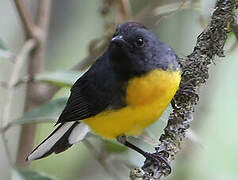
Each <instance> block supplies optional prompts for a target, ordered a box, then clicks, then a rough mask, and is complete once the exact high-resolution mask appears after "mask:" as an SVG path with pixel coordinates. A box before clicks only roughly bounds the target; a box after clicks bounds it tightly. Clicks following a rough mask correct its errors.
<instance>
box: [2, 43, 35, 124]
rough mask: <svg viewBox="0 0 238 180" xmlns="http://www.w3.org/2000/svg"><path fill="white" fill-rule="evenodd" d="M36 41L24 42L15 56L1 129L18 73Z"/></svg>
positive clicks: (6, 115) (7, 114) (7, 116)
mask: <svg viewBox="0 0 238 180" xmlns="http://www.w3.org/2000/svg"><path fill="white" fill-rule="evenodd" d="M35 45H36V41H35V40H33V39H30V40H28V41H26V43H25V44H24V45H23V47H22V49H21V51H20V53H19V54H18V55H17V58H16V61H15V64H14V67H13V71H12V74H11V76H10V80H9V83H8V84H7V95H6V103H5V107H4V110H3V118H2V122H1V126H0V127H3V126H4V125H5V124H7V122H8V120H9V115H10V109H11V102H12V98H13V95H14V86H15V84H16V83H17V81H18V80H19V76H20V72H21V69H22V66H23V65H24V63H25V61H26V59H27V56H28V55H29V53H30V52H31V51H32V49H33V48H34V47H35Z"/></svg>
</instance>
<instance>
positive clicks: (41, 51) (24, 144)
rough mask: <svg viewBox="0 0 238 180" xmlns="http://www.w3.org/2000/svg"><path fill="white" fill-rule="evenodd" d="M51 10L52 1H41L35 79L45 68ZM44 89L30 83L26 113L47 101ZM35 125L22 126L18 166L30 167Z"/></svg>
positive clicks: (33, 64) (32, 71)
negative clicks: (28, 159)
mask: <svg viewBox="0 0 238 180" xmlns="http://www.w3.org/2000/svg"><path fill="white" fill-rule="evenodd" d="M50 9H51V0H41V1H39V6H38V11H37V17H36V25H37V29H39V30H40V31H38V32H41V33H40V34H39V33H38V34H37V38H38V46H37V48H36V49H35V50H34V51H33V52H32V55H31V57H30V61H29V66H28V75H29V76H30V77H34V75H35V74H36V73H39V72H41V71H42V70H43V67H44V58H45V50H46V42H47V35H48V24H49V19H50ZM42 89H44V88H42V87H40V85H39V84H34V83H30V82H29V83H28V87H27V94H26V102H25V111H29V110H31V109H32V108H34V107H36V106H38V105H39V104H42V103H43V102H44V100H45V97H44V95H43V94H42ZM35 130H36V125H35V124H31V125H29V124H27V125H23V126H22V131H21V132H22V133H21V136H20V143H19V148H18V154H17V160H16V164H17V165H20V166H28V164H29V162H26V161H25V157H26V156H27V155H28V154H29V153H30V152H29V151H30V150H31V149H32V148H33V145H34V137H35Z"/></svg>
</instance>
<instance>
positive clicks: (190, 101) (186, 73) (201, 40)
mask: <svg viewBox="0 0 238 180" xmlns="http://www.w3.org/2000/svg"><path fill="white" fill-rule="evenodd" d="M236 8H237V0H218V1H217V3H216V7H215V11H214V12H213V15H212V18H211V22H210V24H209V25H208V26H207V28H206V29H205V30H204V31H203V32H202V33H201V34H200V35H199V36H198V38H197V44H196V46H195V48H194V51H193V52H192V53H191V54H190V55H188V56H187V57H186V58H185V59H184V60H181V68H182V81H181V84H180V88H179V90H178V92H177V93H176V95H175V97H174V99H173V101H174V105H173V112H172V113H171V114H170V116H169V120H168V124H167V126H166V127H165V129H164V133H163V134H162V135H161V137H160V144H159V145H158V147H156V148H155V150H156V152H155V153H154V154H155V155H159V156H162V157H163V158H164V159H166V160H167V161H168V162H169V163H171V161H172V160H174V159H175V156H176V154H177V153H178V152H179V151H180V150H181V144H182V143H183V141H184V139H185V132H186V130H187V129H188V128H189V126H190V123H191V121H192V120H193V111H194V108H195V105H196V104H197V102H198V100H199V95H198V92H199V91H198V90H199V88H200V86H201V85H202V84H204V83H205V82H206V80H207V79H208V77H209V74H208V69H209V67H210V66H209V65H210V64H211V63H212V62H213V61H214V58H215V57H216V56H218V57H224V53H223V52H224V51H223V47H224V45H225V42H226V39H227V34H228V33H229V31H230V29H231V25H232V24H233V23H234V14H233V12H234V10H235V9H236ZM158 161H159V162H160V163H159V164H158V163H157V162H154V161H152V160H151V159H146V160H145V162H144V165H143V167H142V168H137V169H134V170H132V171H131V174H130V175H131V179H133V180H136V179H146V180H148V179H160V178H161V177H163V176H167V175H169V173H170V171H169V167H167V166H166V165H164V164H163V162H162V161H161V160H160V159H158Z"/></svg>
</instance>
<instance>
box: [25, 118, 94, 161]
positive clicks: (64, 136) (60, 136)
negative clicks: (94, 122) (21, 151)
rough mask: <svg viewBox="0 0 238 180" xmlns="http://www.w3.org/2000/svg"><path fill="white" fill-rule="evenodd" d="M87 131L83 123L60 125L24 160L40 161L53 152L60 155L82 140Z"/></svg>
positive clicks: (87, 128)
mask: <svg viewBox="0 0 238 180" xmlns="http://www.w3.org/2000/svg"><path fill="white" fill-rule="evenodd" d="M89 131H90V130H89V127H88V126H87V125H85V124H83V123H79V122H66V123H62V124H60V125H59V126H58V127H57V128H56V129H55V130H54V131H53V132H52V133H51V134H50V135H49V136H48V137H47V138H46V139H45V140H44V141H43V142H42V143H41V144H40V145H38V146H37V147H36V148H35V149H34V150H33V151H32V152H31V154H30V155H29V156H28V157H27V158H26V160H36V159H41V158H43V157H46V156H48V155H50V154H51V153H53V152H54V153H61V152H63V151H65V150H66V149H68V148H69V147H70V146H72V145H73V144H75V143H77V142H80V141H81V140H83V139H84V138H85V136H86V135H87V133H88V132H89Z"/></svg>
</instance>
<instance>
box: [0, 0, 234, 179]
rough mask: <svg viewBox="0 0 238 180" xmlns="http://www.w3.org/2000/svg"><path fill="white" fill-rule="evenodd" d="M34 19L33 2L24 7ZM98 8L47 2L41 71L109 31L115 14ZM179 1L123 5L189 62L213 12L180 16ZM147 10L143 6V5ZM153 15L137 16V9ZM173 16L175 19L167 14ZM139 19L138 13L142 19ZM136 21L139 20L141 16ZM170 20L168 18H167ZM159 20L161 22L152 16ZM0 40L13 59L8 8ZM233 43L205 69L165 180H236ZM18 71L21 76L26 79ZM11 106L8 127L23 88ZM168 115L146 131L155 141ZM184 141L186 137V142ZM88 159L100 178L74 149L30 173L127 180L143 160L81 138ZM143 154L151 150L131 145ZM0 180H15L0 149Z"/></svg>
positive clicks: (15, 132)
mask: <svg viewBox="0 0 238 180" xmlns="http://www.w3.org/2000/svg"><path fill="white" fill-rule="evenodd" d="M27 2H28V4H29V6H30V7H31V10H32V11H33V12H34V10H35V6H36V4H37V1H36V0H35V1H27ZM105 2H106V1H103V0H95V1H86V0H71V1H64V0H57V1H56V0H55V1H52V11H51V19H50V29H49V37H48V40H47V42H48V44H47V56H46V59H45V63H46V65H45V69H44V70H45V71H47V72H55V71H59V70H60V71H67V70H69V69H70V68H71V67H73V66H74V65H75V64H77V63H78V62H79V61H80V60H82V59H83V58H84V57H86V56H87V55H88V53H89V43H90V42H91V41H92V40H95V39H98V38H100V37H102V36H103V34H104V33H105V24H108V23H115V16H116V13H115V12H116V10H117V9H116V8H115V7H111V9H110V10H109V14H108V15H106V16H102V15H101V13H100V10H101V9H102V8H103V6H105ZM181 3H183V1H178V0H169V1H168V0H167V1H166V0H164V1H155V0H151V1H147V0H140V1H133V0H131V1H130V5H131V14H132V18H135V17H137V18H138V14H139V15H140V16H141V17H140V18H139V19H140V21H141V22H143V23H144V24H145V25H146V26H147V27H148V28H149V29H151V30H152V31H153V32H154V33H155V34H156V35H158V37H159V39H160V40H162V41H163V42H166V43H167V44H169V45H170V46H171V47H172V48H174V49H175V51H176V53H177V54H178V56H179V57H184V56H186V55H188V54H190V53H191V52H192V50H193V47H194V46H195V42H196V37H197V36H198V35H199V33H200V32H201V31H202V30H203V28H204V26H205V25H206V24H207V23H208V22H209V17H210V15H211V13H212V10H213V7H214V3H215V1H214V0H197V1H192V0H191V1H190V0H189V1H186V3H184V8H179V7H180V6H181ZM150 4H151V5H150ZM151 6H153V10H151V11H149V12H148V10H147V11H145V9H144V8H145V7H150V8H151ZM176 9H177V10H176ZM172 10H176V12H175V13H171V12H172ZM144 11H145V13H144ZM143 13H144V14H143ZM170 13H171V14H170ZM159 14H163V15H166V16H163V17H162V18H161V16H159ZM0 39H1V41H3V42H4V44H5V45H6V47H8V49H9V51H10V52H11V53H17V52H18V51H19V50H20V48H21V46H22V44H23V30H22V28H21V23H20V21H19V18H18V14H17V12H16V10H15V7H14V4H13V2H12V1H8V0H1V2H0ZM234 43H236V39H235V37H234V36H233V35H231V36H229V39H228V41H227V46H226V49H227V53H226V57H225V58H220V59H218V60H217V61H216V65H212V68H211V69H212V70H211V71H210V78H209V80H208V82H207V83H206V85H205V86H204V87H202V88H201V96H200V102H199V104H198V106H197V107H196V111H195V118H194V122H193V123H192V127H191V129H192V135H193V136H192V137H191V139H192V140H191V139H187V140H186V142H185V143H184V148H183V150H182V152H181V153H180V154H179V155H178V156H177V159H176V160H175V161H174V162H173V164H172V169H173V172H172V174H171V175H170V176H169V177H167V178H166V179H170V180H191V179H193V180H201V179H203V180H213V179H214V180H224V179H226V180H237V179H238V165H237V161H238V155H237V152H238V141H237V139H236V136H237V135H236V134H235V133H236V131H237V130H236V129H237V127H238V121H237V104H236V103H237V102H236V101H237V100H238V95H237V92H238V83H237V79H236V78H237V77H238V71H237V67H238V61H237V57H238V51H237V49H234V50H232V51H229V49H230V48H231V46H232V45H233V44H234ZM12 67H13V65H12V63H11V62H10V60H9V59H8V58H6V57H4V56H1V54H0V81H8V80H9V75H10V73H11V70H12ZM26 69H27V68H26V66H25V67H24V69H23V70H22V76H24V75H25V74H26ZM5 93H6V90H5V89H4V88H3V87H0V94H1V95H2V96H1V98H0V114H2V113H3V107H4V104H5V101H6V99H5V96H4V94H5ZM68 95H69V88H67V87H65V88H62V89H61V90H60V91H58V92H57V94H56V95H55V96H54V98H61V97H67V96H68ZM14 97H15V98H14V99H13V100H14V103H13V105H12V106H11V120H14V119H17V118H19V117H21V116H22V114H23V107H24V97H25V86H24V85H21V86H19V87H18V88H17V89H16V91H15V94H14ZM169 112H170V108H168V110H167V111H166V112H165V113H164V115H163V117H161V120H160V121H158V122H156V123H155V124H154V125H152V126H151V127H149V128H148V131H149V132H150V133H151V134H153V135H154V136H155V137H157V139H158V137H159V135H160V134H161V133H162V130H163V127H164V126H165V125H166V122H165V121H166V117H167V116H168V114H169ZM53 129H54V127H53V124H52V123H44V124H39V125H38V126H37V132H36V139H35V144H38V143H39V142H40V141H41V140H42V139H44V138H45V137H46V136H47V135H48V134H49V133H50V132H51V131H52V130H53ZM19 133H20V130H19V127H18V126H14V127H13V128H11V129H10V130H9V132H8V133H7V137H8V145H9V147H10V150H11V156H12V159H15V156H16V152H17V147H18V137H19ZM190 136H191V135H190ZM89 141H90V142H91V144H92V145H93V146H94V147H95V150H96V151H100V153H101V155H102V156H105V157H106V158H104V160H105V162H106V163H107V164H108V166H109V167H110V172H109V173H108V172H107V171H106V170H105V169H104V167H103V166H102V165H101V164H100V163H99V162H98V160H97V159H96V158H95V156H94V155H95V153H93V152H90V151H89V149H88V148H87V147H86V146H85V144H83V143H80V144H77V145H74V146H73V147H71V148H70V149H68V150H67V151H65V152H64V153H61V154H57V155H51V156H49V157H47V158H45V159H42V160H38V161H34V162H32V163H31V165H30V169H32V170H35V171H37V172H40V173H43V174H45V175H47V176H49V177H53V178H55V179H58V180H76V179H77V180H78V179H80V180H91V179H98V180H100V179H102V180H103V179H106V180H111V179H113V178H112V177H111V175H110V173H111V174H113V176H114V177H116V178H117V179H129V176H128V174H129V170H130V169H129V167H134V166H140V165H142V163H143V160H144V159H143V157H141V156H140V155H138V154H137V153H135V152H133V151H130V150H125V149H123V148H122V149H120V148H121V147H117V146H116V145H114V144H109V145H108V143H107V144H105V142H103V141H102V140H100V139H98V138H94V137H91V138H89ZM134 141H135V142H136V143H138V144H139V145H140V146H142V147H143V148H145V149H147V150H153V147H152V146H148V145H147V144H146V143H141V142H138V141H137V140H134ZM0 156H1V161H0V175H1V177H0V179H2V180H5V179H6V180H7V179H13V180H15V179H20V177H19V175H18V174H17V173H16V172H14V171H12V170H11V169H10V167H9V165H8V162H7V159H6V154H5V151H4V148H3V144H2V141H0Z"/></svg>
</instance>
